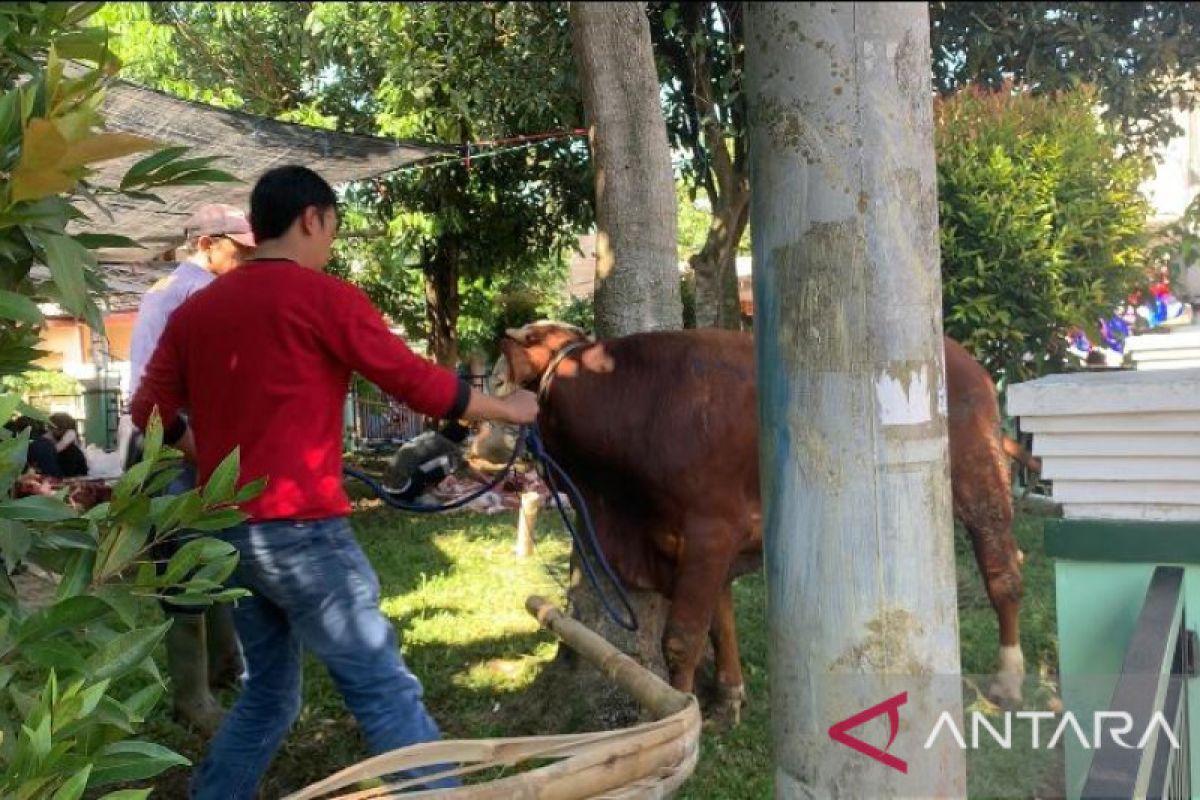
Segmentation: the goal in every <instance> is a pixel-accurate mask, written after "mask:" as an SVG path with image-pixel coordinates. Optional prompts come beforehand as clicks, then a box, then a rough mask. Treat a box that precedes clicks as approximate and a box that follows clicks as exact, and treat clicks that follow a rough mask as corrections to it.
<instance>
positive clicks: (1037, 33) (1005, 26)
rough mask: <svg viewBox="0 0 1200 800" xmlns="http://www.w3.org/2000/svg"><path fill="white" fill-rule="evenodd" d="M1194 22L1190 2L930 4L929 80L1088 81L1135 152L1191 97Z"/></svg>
mask: <svg viewBox="0 0 1200 800" xmlns="http://www.w3.org/2000/svg"><path fill="white" fill-rule="evenodd" d="M1198 26H1200V6H1197V5H1196V4H1195V3H1163V2H1152V3H1104V2H1073V3H1047V2H1039V3H1023V2H1013V3H986V4H980V3H966V2H950V3H947V2H938V3H930V39H931V42H932V45H933V73H934V75H933V77H934V86H935V87H936V88H937V89H938V90H939V91H940V92H941V93H942V94H950V93H953V92H955V91H957V90H958V89H960V88H962V87H963V86H966V85H967V84H968V83H973V84H976V85H979V86H983V87H987V88H992V89H995V88H999V87H1001V86H1003V85H1005V83H1006V82H1007V81H1009V80H1013V81H1015V82H1016V83H1017V84H1018V85H1023V86H1026V87H1028V88H1029V89H1031V90H1033V91H1034V92H1036V93H1039V94H1051V93H1054V92H1058V91H1062V90H1066V89H1073V88H1076V87H1078V86H1080V85H1081V84H1091V85H1093V86H1095V87H1097V89H1098V94H1097V97H1096V99H1097V100H1098V101H1099V102H1100V103H1101V104H1102V105H1103V108H1104V111H1103V114H1104V119H1105V120H1106V121H1107V122H1108V123H1109V124H1111V125H1112V126H1113V127H1114V128H1115V129H1116V130H1117V131H1118V132H1119V133H1120V135H1121V139H1122V142H1123V144H1124V145H1125V146H1126V147H1127V148H1129V149H1131V150H1134V151H1138V152H1141V153H1143V154H1145V153H1147V152H1148V150H1149V149H1150V148H1152V147H1153V146H1155V145H1158V144H1165V143H1166V142H1167V141H1168V140H1169V139H1170V138H1172V137H1173V136H1177V135H1179V134H1180V133H1182V131H1180V130H1179V127H1178V126H1177V125H1176V124H1175V123H1174V121H1173V120H1172V119H1171V109H1172V107H1173V106H1175V105H1184V106H1187V107H1190V106H1191V103H1192V102H1193V100H1192V97H1193V95H1192V93H1191V90H1190V86H1191V83H1192V82H1194V81H1195V80H1196V78H1198V77H1200V35H1198V34H1200V30H1198Z"/></svg>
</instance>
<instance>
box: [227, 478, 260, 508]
mask: <svg viewBox="0 0 1200 800" xmlns="http://www.w3.org/2000/svg"><path fill="white" fill-rule="evenodd" d="M266 487H267V478H266V476H265V475H264V476H263V477H261V478H255V479H254V480H252V481H250V483H247V484H246V485H245V486H243V487H242V488H241V489H238V492H237V494H236V495H234V496H233V502H234V503H235V504H236V505H241V504H242V503H245V502H246V501H247V500H253V499H254V498H256V497H258V496H259V495H260V494H262V491H263V489H265V488H266Z"/></svg>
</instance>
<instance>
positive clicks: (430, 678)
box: [148, 508, 1057, 800]
mask: <svg viewBox="0 0 1200 800" xmlns="http://www.w3.org/2000/svg"><path fill="white" fill-rule="evenodd" d="M353 523H354V527H355V530H356V532H357V534H358V537H359V541H360V542H361V543H362V546H363V548H364V550H365V551H366V553H367V555H368V557H369V558H370V559H371V562H372V563H373V564H374V566H375V568H376V571H377V572H378V573H379V577H380V580H381V583H382V588H383V597H384V598H385V599H384V602H383V609H384V612H385V613H386V614H387V615H388V616H389V617H391V618H392V619H393V620H394V621H395V622H396V625H397V628H398V630H399V631H401V632H402V636H403V644H402V647H403V652H404V657H405V659H406V660H407V661H408V663H409V665H410V667H411V668H412V669H413V671H414V672H415V673H416V674H417V675H418V676H419V677H420V678H421V680H422V682H423V684H424V686H425V697H426V702H427V704H428V706H429V708H430V710H431V712H432V713H433V715H434V717H435V718H436V719H437V720H438V722H439V724H440V725H441V726H442V729H443V732H444V734H445V736H447V737H451V738H479V737H487V736H499V735H515V734H524V733H529V732H530V731H527V730H523V729H522V728H523V727H525V726H526V725H527V724H528V719H527V717H526V719H525V721H522V712H523V711H525V710H526V709H525V708H524V705H525V704H527V703H528V702H529V700H528V698H529V695H530V694H533V693H535V692H536V691H537V690H536V688H534V689H533V690H532V691H531V692H526V690H527V689H528V688H529V687H531V686H533V685H534V684H535V681H536V679H537V677H538V675H539V673H540V671H541V670H542V668H543V667H544V666H545V665H546V664H547V663H548V662H549V660H550V659H551V658H552V657H553V655H554V652H555V649H556V644H555V642H554V641H553V639H552V637H551V636H549V635H548V634H545V633H543V632H541V631H539V630H538V628H537V625H536V624H535V623H534V621H533V620H532V618H530V617H529V616H528V615H527V614H526V613H525V611H524V600H525V597H526V596H527V595H529V594H531V593H541V594H543V595H545V596H547V597H549V598H551V599H553V600H555V601H557V602H560V603H561V601H562V599H563V590H562V589H561V588H560V586H559V585H558V584H557V583H556V579H557V580H558V581H563V580H565V569H566V560H567V556H568V546H567V544H566V540H565V537H564V536H563V535H561V531H559V530H556V529H555V526H554V525H553V524H552V520H551V519H550V518H549V515H544V516H543V519H542V521H541V523H540V524H541V530H540V536H541V538H540V541H539V552H538V556H537V557H536V558H535V559H531V560H528V561H525V562H519V561H517V560H516V559H515V558H514V557H513V552H512V547H513V540H514V531H515V517H514V515H512V514H502V515H496V516H492V517H482V516H476V515H463V514H455V515H446V516H435V517H414V516H411V515H398V514H396V513H394V512H391V511H388V510H385V509H378V508H375V509H368V510H359V511H357V512H356V513H355V515H354V518H353ZM1016 535H1017V538H1018V540H1019V542H1020V544H1021V547H1022V548H1023V550H1024V551H1025V553H1026V561H1025V569H1024V575H1025V587H1026V597H1025V603H1024V607H1023V612H1022V644H1023V646H1024V650H1025V654H1026V661H1027V664H1028V666H1029V669H1030V672H1036V671H1039V670H1040V671H1042V672H1044V673H1049V674H1053V673H1054V672H1055V671H1056V669H1055V668H1056V650H1057V647H1056V640H1055V626H1054V595H1053V576H1052V567H1051V564H1050V562H1049V560H1048V559H1047V558H1046V557H1045V555H1044V554H1043V551H1042V541H1041V521H1040V520H1039V519H1038V518H1036V517H1023V518H1021V519H1020V520H1019V521H1018V524H1017V526H1016ZM957 539H958V541H957V545H956V552H957V559H958V567H959V569H958V572H959V581H958V588H959V603H960V635H961V644H962V663H963V672H964V674H970V673H975V674H986V673H989V672H990V671H991V670H992V669H993V666H994V664H993V662H994V659H995V656H996V642H997V638H996V636H997V634H996V619H995V615H994V614H993V612H992V609H991V605H990V603H989V602H988V600H987V596H986V594H985V593H984V591H983V587H982V583H981V581H980V578H979V572H978V570H977V569H976V567H975V563H974V558H973V556H972V554H971V550H970V546H969V544H968V543H967V542H966V540H965V538H964V537H963V536H962V534H961V532H960V533H959V534H958V537H957ZM547 568H549V570H548V569H547ZM735 592H736V607H737V616H738V620H737V624H738V634H739V640H740V644H741V652H742V661H743V667H744V671H745V677H746V684H747V692H748V696H749V705H748V707H747V708H746V709H745V710H744V712H743V717H742V724H741V726H740V727H738V728H736V729H734V730H731V731H726V732H719V733H717V732H711V731H707V730H706V731H705V734H704V739H703V741H702V744H701V748H702V750H701V758H700V763H699V766H698V767H697V770H696V773H695V775H694V776H693V778H692V779H691V781H689V783H688V785H687V786H686V787H685V788H684V790H683V792H682V793H681V794H680V795H679V796H680V797H683V798H691V799H693V800H701V798H703V800H740V799H741V798H746V799H747V800H749V799H751V798H753V799H755V800H757V798H766V797H770V796H771V787H772V765H771V745H770V724H769V712H770V702H769V699H768V696H767V673H766V656H767V636H766V617H765V611H766V587H765V583H764V581H763V577H762V575H761V574H759V575H753V576H748V577H746V578H743V579H741V580H740V581H739V582H738V583H737V585H736V587H735ZM304 693H305V698H304V709H303V712H302V715H301V717H300V720H299V722H298V723H297V725H296V727H295V728H294V729H293V730H292V733H291V735H290V736H289V737H288V740H287V742H286V743H285V744H284V746H283V748H282V749H281V750H280V752H279V754H278V755H277V757H276V759H275V761H274V763H273V765H272V768H271V771H270V773H269V775H268V777H267V779H266V781H265V783H264V785H263V795H262V796H264V797H279V796H281V795H283V794H285V793H287V792H288V791H292V790H295V789H297V788H299V787H301V786H303V785H305V784H307V783H310V782H312V781H315V780H318V779H320V778H323V777H325V776H327V775H329V774H331V773H333V772H335V771H336V770H338V769H341V768H342V767H345V766H347V765H349V764H352V763H354V762H356V761H359V760H361V759H362V758H364V757H366V755H367V753H366V751H365V748H364V746H363V744H362V740H361V739H360V737H359V735H358V732H357V729H356V727H355V725H354V722H353V720H352V718H351V717H350V716H349V714H348V712H347V711H346V710H345V707H344V706H343V705H342V702H341V698H340V696H339V695H338V694H337V691H336V690H335V689H334V687H333V685H332V683H331V682H330V680H329V678H328V676H327V675H326V673H325V671H324V669H323V668H321V667H320V666H319V665H318V664H317V663H316V662H315V661H313V660H312V659H311V658H310V659H309V661H308V663H307V665H306V668H305V690H304ZM224 699H225V700H226V702H227V703H231V702H232V699H233V698H232V697H226V698H224ZM563 713H564V714H566V713H569V711H568V710H565V709H564V710H563ZM557 722H561V720H558V721H557ZM547 724H548V728H550V727H555V726H554V725H550V724H549V722H548V723H547ZM588 727H590V726H588ZM148 736H149V738H151V739H153V740H155V741H159V742H162V743H164V744H167V745H168V746H171V747H174V748H175V749H177V750H178V751H179V752H181V753H183V754H184V755H186V756H188V757H189V758H191V759H193V761H196V760H198V759H199V758H200V757H201V756H202V755H203V749H204V744H205V743H204V741H203V740H202V739H201V738H200V737H198V736H197V735H195V734H194V733H192V732H190V731H189V730H187V729H185V728H182V727H180V726H179V725H177V724H176V723H174V722H173V721H172V720H171V719H170V715H169V712H168V709H167V708H166V704H165V703H164V704H162V706H161V707H160V709H159V711H158V712H157V716H155V717H154V718H153V719H152V720H151V721H150V730H149V731H148ZM1047 756H1048V758H1051V759H1052V758H1053V754H1047ZM981 758H986V759H987V762H986V763H983V764H980V765H977V766H978V767H979V768H975V766H973V768H972V775H971V795H972V797H982V796H990V795H996V794H999V793H1001V792H1003V793H1005V794H1007V796H1010V797H1011V796H1013V794H1012V788H1013V787H1012V776H1013V775H1014V774H1016V772H1020V773H1022V774H1027V773H1029V772H1030V770H1029V764H1028V763H1027V759H1026V757H1025V756H1023V755H1022V754H1018V753H1000V754H988V755H986V756H985V757H981ZM1006 759H1010V760H1011V763H1010V761H1009V760H1006ZM1041 766H1052V762H1050V761H1048V762H1047V764H1045V765H1041ZM186 778H187V776H186V771H185V770H174V771H172V772H170V773H167V774H165V775H164V776H162V777H160V779H159V780H158V782H157V787H156V788H157V791H156V792H155V796H157V797H167V798H173V797H184V796H185V792H184V787H185V783H186ZM1003 781H1008V783H1003ZM1032 788H1033V787H1031V792H1030V793H1031V794H1032Z"/></svg>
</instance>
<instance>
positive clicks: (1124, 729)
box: [829, 692, 1179, 774]
mask: <svg viewBox="0 0 1200 800" xmlns="http://www.w3.org/2000/svg"><path fill="white" fill-rule="evenodd" d="M906 703H908V692H901V693H900V694H897V695H895V696H894V697H889V698H888V699H887V700H884V701H883V702H882V703H877V704H876V705H873V706H871V707H870V708H866V709H863V710H862V711H860V712H858V713H857V714H854V715H852V716H849V717H847V718H846V719H844V720H841V721H840V722H837V723H834V724H833V725H831V726H830V728H829V738H831V739H833V740H834V741H835V742H838V743H839V744H844V745H846V746H847V747H849V748H850V749H852V750H855V751H857V752H859V753H861V754H862V755H864V756H866V757H867V758H871V759H874V760H875V761H878V762H879V763H880V764H883V765H884V766H886V767H890V768H891V769H894V770H896V771H898V772H903V773H905V774H907V773H908V762H907V761H905V760H904V759H902V758H899V757H898V756H896V755H895V754H893V753H890V752H888V751H889V750H890V749H891V747H892V745H893V744H894V743H895V741H896V736H897V735H898V734H899V733H900V707H901V706H903V705H905V704H906ZM884 714H886V715H887V721H888V740H887V744H886V745H884V746H883V748H882V749H880V748H878V747H876V746H875V745H872V744H869V743H867V742H864V741H863V740H862V739H859V738H858V737H856V736H853V735H851V734H850V731H852V730H854V729H855V728H857V727H859V726H860V725H862V724H864V723H866V722H870V721H871V720H873V719H875V718H876V717H879V716H883V715H884ZM1091 716H1092V719H1091V725H1090V726H1087V725H1084V724H1081V723H1080V721H1079V718H1077V717H1076V715H1075V714H1074V713H1072V712H1070V711H1067V712H1065V713H1063V714H1055V713H1053V712H1051V711H1015V712H1013V711H1006V712H1004V714H1003V715H1002V716H1001V718H1000V720H999V723H998V724H993V722H992V720H991V719H989V718H988V716H987V715H986V714H982V713H980V712H978V711H972V712H971V713H970V714H969V715H968V719H969V726H968V725H964V726H963V729H967V728H968V727H969V730H970V738H969V739H968V738H967V737H966V736H964V735H963V730H960V729H959V727H958V724H957V723H956V722H955V720H954V717H953V715H951V713H950V712H949V711H943V712H942V713H941V715H940V716H939V717H938V719H937V722H936V723H935V724H934V726H933V729H932V730H930V731H929V734H928V735H927V736H926V737H925V740H924V741H925V744H924V745H923V749H925V750H929V749H931V748H932V747H933V746H934V745H935V744H936V743H937V742H938V741H939V740H941V739H942V738H943V737H947V738H948V739H949V740H951V741H953V742H954V744H955V745H956V746H957V747H958V748H959V749H961V750H967V749H971V750H976V749H978V748H979V747H980V742H986V740H987V739H990V740H991V741H992V742H994V743H995V744H996V745H998V746H999V747H1001V748H1003V749H1005V750H1011V749H1012V746H1013V745H1012V742H1013V728H1014V721H1015V723H1016V726H1020V725H1025V726H1027V727H1028V728H1029V733H1030V736H1029V742H1030V746H1031V747H1032V748H1033V749H1035V750H1037V749H1047V750H1052V749H1054V748H1055V747H1057V746H1058V744H1059V743H1060V742H1061V741H1062V740H1063V739H1064V738H1065V737H1067V736H1072V737H1074V738H1075V739H1076V741H1078V742H1079V744H1080V746H1081V747H1083V748H1084V749H1087V750H1091V749H1099V748H1100V747H1101V746H1102V745H1105V746H1107V743H1108V742H1109V741H1111V742H1112V743H1113V744H1115V745H1116V746H1118V747H1121V748H1124V749H1127V750H1143V749H1145V747H1146V745H1147V744H1148V743H1149V742H1151V741H1153V737H1155V736H1158V735H1160V734H1161V735H1163V736H1166V738H1167V741H1168V742H1170V744H1171V749H1172V750H1178V749H1179V738H1178V737H1177V736H1176V735H1175V732H1174V731H1172V730H1171V726H1170V725H1169V724H1168V723H1167V719H1166V717H1164V716H1163V714H1162V712H1157V711H1156V712H1155V713H1154V715H1153V716H1152V717H1151V718H1150V721H1149V722H1148V723H1147V724H1146V725H1145V727H1144V728H1143V729H1141V730H1140V731H1135V730H1134V720H1133V717H1132V715H1130V714H1128V713H1126V712H1124V711H1098V712H1096V713H1095V714H1093V715H1091ZM1085 719H1086V718H1085ZM1043 723H1045V724H1044V725H1043ZM1089 730H1090V733H1091V738H1089V737H1088V731H1089ZM1047 733H1049V736H1048V737H1047V736H1045V734H1047ZM985 737H986V738H985Z"/></svg>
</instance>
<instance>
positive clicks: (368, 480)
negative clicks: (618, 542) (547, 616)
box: [342, 425, 638, 631]
mask: <svg viewBox="0 0 1200 800" xmlns="http://www.w3.org/2000/svg"><path fill="white" fill-rule="evenodd" d="M521 430H522V433H523V435H522V436H519V437H518V439H517V444H516V446H515V447H513V452H512V455H511V456H509V459H508V463H507V464H505V465H504V469H502V470H501V471H500V473H499V474H498V475H497V476H496V478H495V479H493V480H492V482H491V483H489V484H487V485H486V486H484V487H482V488H480V489H478V490H477V491H474V492H472V493H471V494H469V495H467V496H466V497H460V498H458V499H457V500H452V501H450V502H448V503H441V504H438V505H425V504H422V503H408V502H405V501H404V500H401V499H399V498H398V497H396V496H395V495H394V494H393V493H392V492H390V491H388V489H387V488H386V487H385V486H383V485H382V484H380V483H379V482H378V481H377V480H375V479H374V478H372V477H371V476H370V475H367V474H366V473H364V472H362V471H360V470H357V469H354V468H353V467H346V466H343V467H342V472H343V473H344V474H345V475H347V476H348V477H351V478H354V479H355V480H358V481H362V482H363V483H364V484H366V485H367V487H368V488H369V489H370V490H371V491H372V492H374V493H375V495H376V496H377V497H378V498H379V499H380V500H382V501H383V502H384V503H385V504H387V505H389V506H391V507H392V508H396V509H399V510H401V511H410V512H412V513H415V514H438V513H441V512H443V511H453V510H454V509H456V508H462V507H463V506H465V505H467V504H468V503H470V502H472V501H474V500H477V499H479V498H480V497H482V496H483V495H485V494H487V493H488V492H490V491H491V490H492V489H494V488H496V487H497V486H499V485H500V483H501V482H502V481H503V480H504V479H505V478H506V477H508V474H509V473H510V472H511V471H512V468H513V465H514V464H516V462H517V458H518V457H519V456H520V455H521V450H522V446H524V449H527V450H528V451H529V454H530V455H531V456H533V457H534V458H535V459H536V460H537V461H539V462H540V463H541V465H542V470H543V473H544V478H545V481H546V485H547V487H549V489H550V496H551V497H553V498H554V505H555V507H556V508H557V509H558V513H559V516H561V517H562V521H563V525H564V526H565V527H566V529H567V532H568V533H569V534H570V535H571V540H572V541H573V542H574V543H575V550H576V552H577V553H579V560H580V562H581V563H582V564H583V571H584V574H585V575H586V576H587V579H588V582H589V583H590V584H592V588H593V589H595V590H596V596H597V597H599V598H600V603H601V604H602V605H603V606H604V611H605V613H607V614H608V616H609V619H611V620H612V621H613V622H614V623H615V624H617V625H619V626H620V627H622V628H624V629H625V630H627V631H636V630H637V629H638V621H637V614H635V613H634V610H633V606H632V605H631V604H630V602H629V595H628V594H626V592H625V587H624V586H622V585H621V581H620V579H618V578H617V576H616V574H615V573H614V572H613V569H612V566H611V565H610V564H609V563H608V559H606V558H605V557H604V551H603V550H601V549H600V542H599V540H598V539H597V538H596V526H595V525H594V524H593V523H592V515H591V514H590V513H589V512H588V507H587V503H585V502H584V500H583V495H582V493H581V492H580V491H579V487H578V486H576V485H575V482H574V481H572V480H571V477H570V476H569V475H567V472H566V470H564V469H563V468H562V467H561V466H560V465H559V463H558V462H557V461H555V460H554V458H553V456H551V455H550V454H549V453H547V452H546V447H545V445H544V444H543V443H542V437H541V434H539V433H538V429H537V426H536V425H531V426H529V427H523V428H522V429H521ZM556 474H557V475H558V477H559V478H561V479H562V482H563V484H564V485H565V487H566V489H567V494H568V496H569V497H570V498H571V505H572V506H574V507H575V508H576V509H578V511H579V516H580V517H581V519H582V522H583V530H584V531H585V532H586V533H587V540H586V546H585V543H584V537H583V536H581V535H580V533H579V531H578V530H577V529H576V528H575V525H574V523H572V522H571V515H570V514H568V513H567V509H566V508H565V507H564V506H563V502H562V498H561V497H559V491H558V487H557V481H556V479H555V475H556ZM588 549H590V550H591V552H592V553H593V554H594V557H595V559H596V560H597V561H599V562H600V568H601V569H602V570H603V572H604V576H605V578H607V580H608V583H609V585H610V586H611V587H612V588H613V589H614V590H615V591H616V595H617V597H618V598H619V599H620V601H621V605H623V606H624V607H625V611H626V613H627V615H628V616H627V617H621V616H620V615H618V613H617V611H616V610H615V609H614V608H613V605H612V603H611V602H610V601H609V597H608V594H607V593H606V592H605V591H604V590H603V589H601V588H600V579H599V577H598V576H597V574H596V569H595V567H594V566H593V564H592V560H591V558H589V556H588V552H587V551H588Z"/></svg>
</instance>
